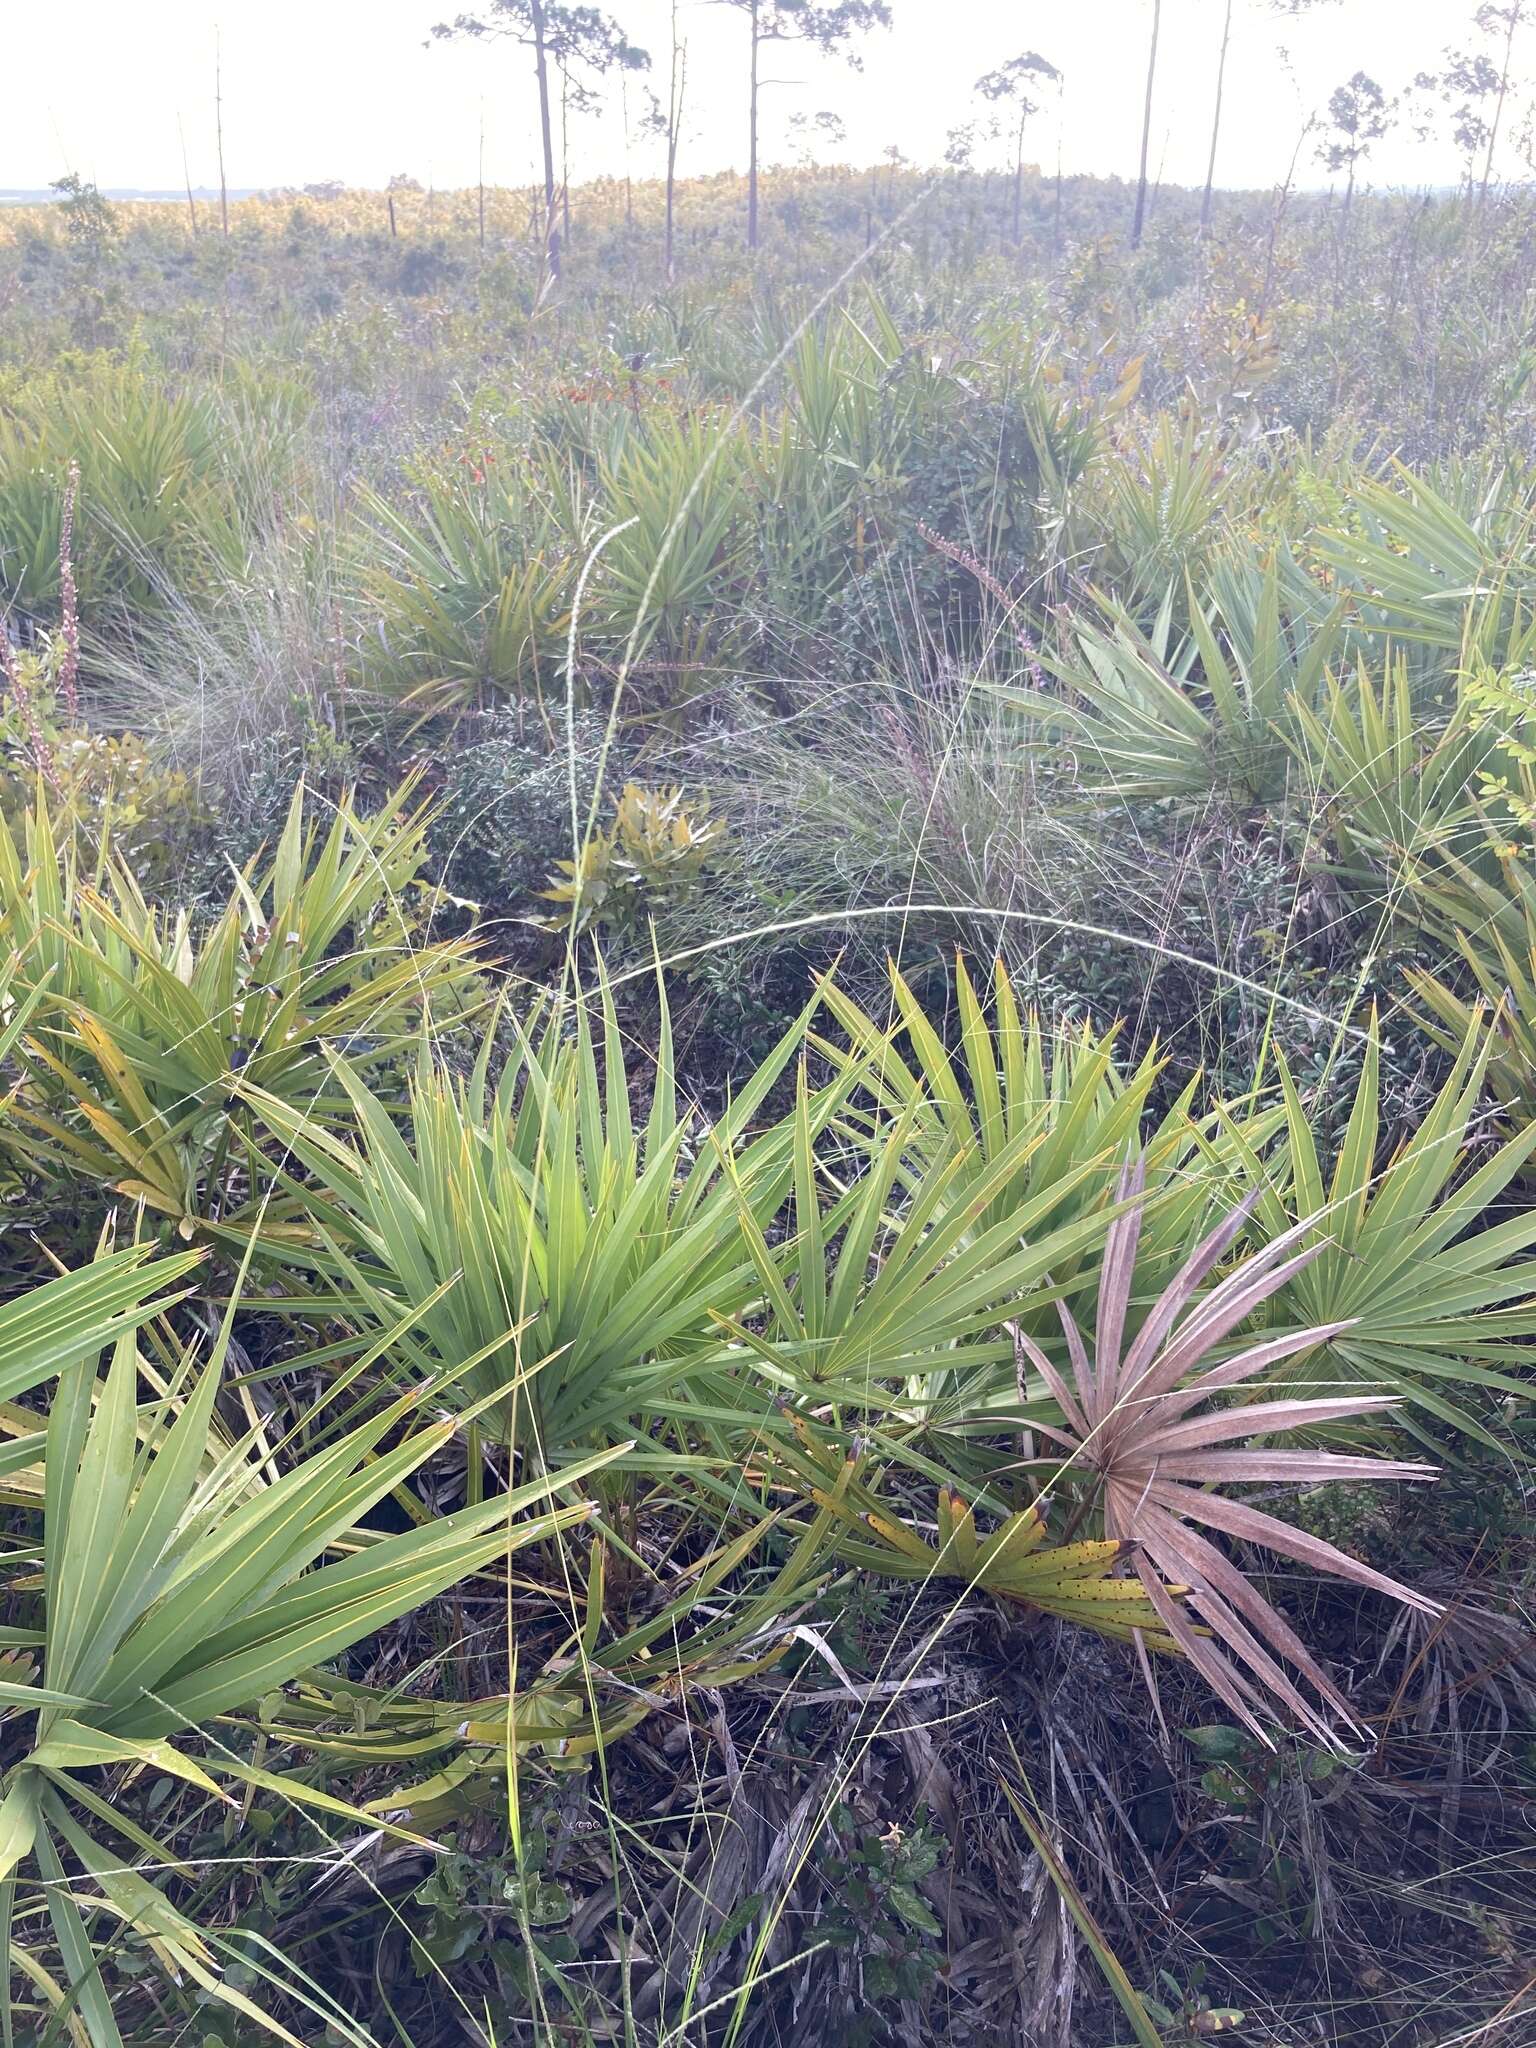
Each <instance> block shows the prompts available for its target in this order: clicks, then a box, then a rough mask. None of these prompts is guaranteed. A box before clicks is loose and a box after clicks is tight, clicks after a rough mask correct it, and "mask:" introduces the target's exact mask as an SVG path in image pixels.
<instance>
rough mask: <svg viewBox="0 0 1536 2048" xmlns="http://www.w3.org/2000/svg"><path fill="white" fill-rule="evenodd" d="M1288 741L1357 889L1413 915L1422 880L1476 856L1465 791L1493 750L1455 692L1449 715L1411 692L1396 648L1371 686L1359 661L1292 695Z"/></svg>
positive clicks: (1474, 822)
mask: <svg viewBox="0 0 1536 2048" xmlns="http://www.w3.org/2000/svg"><path fill="white" fill-rule="evenodd" d="M1290 744H1291V746H1292V749H1293V751H1294V752H1295V754H1296V756H1297V759H1298V761H1299V762H1300V764H1301V766H1302V769H1303V772H1304V773H1305V775H1306V776H1307V778H1308V780H1309V781H1310V783H1311V785H1312V787H1313V789H1314V790H1315V791H1316V793H1317V795H1318V797H1319V798H1320V799H1321V801H1322V804H1323V806H1324V809H1323V823H1324V825H1325V827H1326V830H1327V834H1328V838H1329V841H1330V843H1331V848H1332V851H1333V855H1334V859H1335V862H1336V864H1337V866H1338V867H1339V869H1340V870H1341V871H1342V873H1343V874H1344V875H1345V877H1346V878H1347V879H1348V881H1349V882H1350V884H1351V885H1352V887H1353V888H1354V889H1356V890H1357V891H1370V892H1372V893H1373V894H1377V893H1379V894H1380V895H1382V896H1383V897H1388V898H1389V899H1390V900H1391V901H1392V903H1393V904H1394V905H1395V906H1396V907H1399V908H1400V909H1401V910H1402V911H1403V912H1405V913H1406V914H1408V915H1410V916H1412V915H1416V914H1418V913H1419V911H1420V910H1421V908H1422V902H1421V897H1420V886H1421V883H1422V881H1423V880H1427V879H1429V878H1433V877H1436V876H1442V875H1444V874H1445V873H1446V871H1447V867H1448V866H1449V868H1450V869H1451V871H1452V872H1454V870H1455V867H1456V864H1457V863H1458V862H1460V861H1463V860H1466V859H1468V858H1470V857H1475V856H1476V855H1477V854H1478V853H1479V851H1480V850H1481V848H1482V846H1483V843H1484V840H1485V836H1486V834H1485V827H1484V825H1483V822H1482V820H1481V819H1480V817H1479V815H1478V811H1477V806H1476V802H1475V800H1474V796H1473V791H1474V788H1475V785H1476V781H1477V776H1478V773H1479V771H1480V770H1481V769H1483V768H1484V767H1486V766H1487V765H1488V764H1489V762H1490V761H1492V760H1493V759H1494V757H1495V755H1496V752H1497V740H1496V736H1495V735H1494V734H1493V733H1491V732H1490V731H1486V730H1479V729H1478V728H1477V727H1476V726H1475V725H1474V724H1473V723H1472V721H1471V720H1470V719H1469V718H1468V716H1467V715H1466V711H1465V709H1464V707H1463V704H1462V703H1461V702H1460V701H1458V703H1457V705H1456V706H1455V707H1454V708H1453V710H1452V712H1451V714H1450V715H1449V717H1447V716H1446V715H1445V713H1444V712H1443V711H1441V712H1440V713H1439V715H1438V716H1436V715H1435V712H1434V707H1431V706H1427V705H1425V704H1424V703H1423V702H1422V701H1420V700H1419V698H1418V697H1417V696H1416V694H1415V692H1414V690H1413V687H1412V684H1411V681H1410V678H1409V672H1408V664H1407V661H1406V660H1405V659H1403V658H1402V657H1401V656H1399V657H1398V658H1397V659H1395V660H1394V661H1393V662H1392V664H1391V666H1390V668H1389V669H1388V670H1387V671H1386V673H1385V674H1384V675H1383V676H1382V678H1381V681H1380V684H1379V686H1378V685H1377V683H1375V682H1374V681H1373V680H1372V677H1371V672H1370V670H1369V668H1368V667H1367V666H1366V665H1365V663H1364V662H1361V663H1360V664H1358V665H1357V667H1356V668H1355V670H1354V671H1353V673H1352V674H1350V675H1349V676H1348V677H1335V676H1329V677H1328V678H1327V679H1326V681H1325V685H1324V691H1323V695H1322V697H1321V698H1320V699H1319V701H1318V702H1317V703H1315V704H1303V703H1298V704H1297V706H1296V708H1295V731H1294V733H1293V735H1292V736H1291V740H1290Z"/></svg>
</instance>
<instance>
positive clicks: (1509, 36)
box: [1477, 0, 1524, 206]
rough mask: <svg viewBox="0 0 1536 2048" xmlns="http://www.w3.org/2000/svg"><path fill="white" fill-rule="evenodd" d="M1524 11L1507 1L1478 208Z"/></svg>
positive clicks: (1485, 186)
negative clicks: (1496, 89) (1504, 27)
mask: <svg viewBox="0 0 1536 2048" xmlns="http://www.w3.org/2000/svg"><path fill="white" fill-rule="evenodd" d="M1523 11H1524V8H1523V0H1509V22H1508V25H1507V29H1506V33H1505V36H1504V62H1503V63H1502V64H1501V65H1500V66H1499V96H1498V98H1497V99H1496V100H1495V101H1494V103H1493V119H1492V121H1491V122H1490V123H1489V125H1488V154H1487V155H1486V156H1485V157H1484V158H1483V183H1482V189H1481V190H1480V191H1479V193H1478V195H1477V203H1478V205H1479V206H1481V205H1482V204H1483V201H1484V200H1485V199H1486V198H1487V197H1488V186H1489V183H1490V181H1491V179H1492V177H1493V152H1494V149H1495V147H1496V146H1497V144H1498V140H1499V123H1500V121H1502V120H1503V118H1504V101H1505V98H1506V97H1507V95H1508V93H1509V58H1510V52H1511V50H1512V49H1513V48H1514V42H1515V30H1516V29H1517V28H1518V27H1519V25H1520V16H1521V14H1522V12H1523Z"/></svg>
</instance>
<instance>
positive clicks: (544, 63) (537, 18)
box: [528, 0, 560, 277]
mask: <svg viewBox="0 0 1536 2048" xmlns="http://www.w3.org/2000/svg"><path fill="white" fill-rule="evenodd" d="M528 11H529V13H530V15H531V16H532V18H533V66H534V70H535V72H536V73H537V75H538V81H539V140H540V141H541V142H542V143H543V145H544V256H545V261H546V262H547V263H548V265H549V272H550V275H551V277H558V276H559V275H560V235H559V231H558V230H557V229H556V227H555V135H554V128H553V124H552V123H551V121H550V116H549V61H548V53H547V50H546V47H545V24H544V0H528Z"/></svg>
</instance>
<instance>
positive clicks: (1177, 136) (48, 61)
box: [0, 0, 1536, 187]
mask: <svg viewBox="0 0 1536 2048" xmlns="http://www.w3.org/2000/svg"><path fill="white" fill-rule="evenodd" d="M460 4H462V0H211V4H210V0H137V4H133V5H125V4H124V0H53V4H51V5H39V4H35V0H28V4H25V5H22V4H17V5H14V6H12V7H11V8H9V9H7V10H6V14H7V18H6V23H5V29H4V52H5V65H6V73H7V78H6V83H7V88H8V90H7V92H6V106H5V118H4V122H3V124H0V186H41V185H45V184H47V183H48V182H49V181H50V180H51V179H53V178H55V177H57V176H59V175H60V174H61V173H62V172H63V171H64V170H65V169H73V170H76V171H78V172H79V173H80V174H81V175H82V176H84V177H88V178H93V179H94V180H95V181H96V182H97V183H98V184H100V185H102V186H122V185H142V186H150V187H159V186H175V185H178V184H179V183H180V182H181V177H182V157H181V141H180V136H179V132H178V120H179V121H180V123H181V124H182V127H183V128H184V130H185V135H186V145H187V152H188V157H189V160H190V166H191V174H192V181H193V183H194V184H200V185H208V184H213V183H216V182H217V168H216V160H215V155H214V142H213V105H212V100H213V57H214V38H215V24H216V23H217V24H218V30H219V34H220V36H221V39H222V47H223V68H224V138H225V159H226V164H227V168H228V175H229V182H230V184H231V185H234V186H247V185H257V186H265V185H279V184H284V185H298V184H305V183H308V182H310V181H312V180H318V179H321V178H333V177H334V178H341V179H344V180H345V181H346V183H348V184H352V185H372V186H377V185H380V184H382V183H383V182H384V181H385V180H386V179H387V178H388V177H389V176H390V174H391V173H393V172H396V171H407V172H410V173H411V174H412V175H414V176H416V177H418V178H420V179H421V180H422V182H423V183H428V182H430V183H433V184H436V185H437V186H439V187H448V186H454V185H468V184H472V183H473V182H474V180H475V174H476V169H475V167H476V155H477V137H478V130H479V124H480V121H481V118H482V111H483V118H484V123H485V136H486V144H485V164H486V179H487V182H488V183H493V184H494V183H501V184H521V183H524V182H526V181H528V180H529V179H530V178H531V176H532V175H533V167H534V160H535V153H536V149H537V133H536V128H535V124H534V99H533V89H532V84H531V80H530V78H529V76H528V64H527V61H526V59H525V56H524V54H523V52H521V51H520V50H518V49H516V48H514V47H513V46H511V45H510V44H505V43H502V44H495V43H489V42H486V43H481V44H478V45H470V46H465V45H453V46H449V45H441V44H439V45H434V47H433V48H431V49H430V50H428V49H425V48H424V47H423V44H424V42H425V40H426V37H427V33H428V30H429V29H430V26H431V24H432V23H433V21H435V20H437V19H439V18H441V16H442V15H443V14H446V13H450V12H455V11H457V9H458V6H459V5H460ZM891 4H892V13H893V16H894V18H895V19H894V26H893V28H891V29H890V30H887V31H882V32H877V33H876V34H874V35H872V36H871V37H870V38H868V40H867V41H866V42H865V43H864V44H863V46H862V47H863V49H864V51H865V54H866V64H865V69H864V70H863V72H862V73H852V72H849V71H848V70H847V69H846V67H845V66H843V65H842V64H840V63H837V62H835V61H828V60H824V59H819V58H814V57H811V56H808V55H807V54H805V53H804V52H802V51H798V50H796V49H794V48H793V47H789V48H783V47H781V48H778V49H775V50H773V51H771V52H770V53H769V60H770V61H769V62H768V65H767V67H766V69H767V74H768V75H769V76H771V77H773V78H775V79H781V80H785V81H788V82H786V83H784V84H782V85H780V86H778V87H777V88H776V89H775V90H773V91H772V92H769V93H767V94H766V95H765V98H764V137H763V149H764V156H765V158H768V159H772V158H773V157H774V156H775V155H781V156H784V155H787V137H788V130H787V122H788V119H789V116H790V115H791V114H792V113H794V112H795V111H801V112H805V113H814V112H816V111H817V110H818V109H820V108H822V107H833V108H835V109H836V110H837V111H838V112H839V113H840V114H841V115H842V116H843V118H844V120H845V121H846V123H847V128H848V142H847V145H846V147H845V148H844V150H843V151H842V152H841V154H842V155H843V156H844V157H845V158H846V159H848V160H850V161H855V162H865V163H867V162H871V161H873V160H875V159H876V158H878V157H879V155H880V154H881V153H882V152H883V151H884V150H885V149H886V148H887V147H888V146H889V145H890V144H892V143H895V144H898V145H899V146H900V147H901V149H902V150H903V152H904V153H905V154H906V155H907V156H908V157H909V158H911V159H913V160H915V161H917V162H933V161H936V160H937V159H938V157H939V156H940V154H941V152H942V150H943V146H944V138H945V133H946V131H947V130H948V129H949V128H950V127H951V126H952V125H953V124H955V123H957V122H959V121H961V120H963V119H964V118H965V117H966V115H967V114H968V113H971V112H974V111H975V103H974V97H973V87H974V83H975V80H976V77H977V75H978V74H979V73H981V72H983V71H986V70H989V69H990V68H991V67H993V66H994V65H996V64H998V63H1000V62H1002V61H1003V60H1004V59H1006V58H1008V57H1010V56H1013V55H1015V54H1017V53H1018V52H1019V51H1020V50H1021V49H1025V48H1035V49H1038V50H1039V51H1040V52H1041V53H1042V54H1043V55H1044V56H1046V57H1048V58H1049V59H1051V61H1052V62H1053V63H1055V64H1056V65H1058V66H1059V67H1060V68H1061V70H1062V71H1063V72H1064V73H1065V74H1066V89H1065V100H1064V114H1063V122H1062V128H1063V156H1064V161H1065V164H1066V167H1067V169H1068V170H1069V171H1070V170H1086V171H1100V172H1109V171H1118V172H1121V173H1125V174H1129V173H1133V172H1134V170H1135V161H1136V149H1137V142H1138V137H1139V130H1140V115H1141V94H1142V89H1143V81H1144V69H1145V63H1146V43H1147V35H1148V30H1149V24H1150V21H1151V14H1152V4H1151V0H1067V4H1065V5H1064V4H1062V0H891ZM1222 5H1223V0H1164V4H1163V35H1162V49H1161V55H1160V59H1159V84H1158V94H1157V101H1156V107H1155V112H1154V119H1153V143H1152V155H1153V164H1154V169H1155V168H1157V167H1158V165H1159V164H1160V165H1161V167H1162V170H1163V174H1164V176H1165V177H1166V178H1167V179H1168V180H1170V181H1172V182H1178V183H1199V182H1200V181H1201V180H1202V179H1203V177H1204V169H1205V149H1206V140H1207V135H1208V130H1209V120H1210V100H1211V90H1212V85H1213V81H1214V73H1215V55H1216V38H1217V34H1218V31H1219V27H1220V16H1221V10H1222ZM1474 5H1475V0H1335V4H1333V5H1326V6H1322V7H1320V8H1319V9H1318V10H1317V11H1316V12H1315V13H1313V14H1311V15H1310V16H1308V17H1306V18H1303V19H1301V20H1297V21H1277V20H1276V19H1275V17H1274V16H1273V14H1272V13H1271V11H1270V8H1269V0H1235V8H1234V27H1233V37H1232V49H1231V54H1230V57H1229V61H1228V96H1227V116H1226V121H1225V127H1224V142H1223V148H1222V155H1221V159H1220V163H1219V167H1218V178H1219V180H1220V181H1221V182H1223V183H1228V184H1234V185H1266V184H1269V183H1271V182H1273V181H1274V180H1275V179H1276V178H1277V177H1279V176H1280V175H1281V174H1282V172H1283V171H1284V168H1285V165H1286V163H1287V161H1288V159H1289V157H1290V155H1291V152H1292V149H1293V148H1294V145H1295V141H1296V136H1297V132H1298V130H1299V128H1300V126H1301V123H1302V120H1303V119H1304V117H1305V115H1306V113H1307V112H1308V111H1309V110H1310V109H1311V108H1312V107H1314V106H1315V105H1317V104H1319V103H1320V102H1322V101H1323V100H1325V99H1326V98H1327V96H1328V94H1329V92H1330V91H1331V90H1332V88H1333V87H1334V86H1335V85H1336V84H1338V83H1339V81H1340V80H1341V79H1343V78H1345V77H1347V76H1348V75H1349V74H1350V73H1351V72H1353V71H1354V70H1356V69H1357V68H1364V69H1366V70H1368V71H1370V72H1371V73H1372V74H1373V75H1375V76H1376V77H1378V78H1379V79H1380V80H1381V81H1382V83H1383V84H1384V85H1385V86H1387V87H1388V88H1389V90H1395V89H1397V88H1398V87H1400V86H1402V85H1404V84H1406V83H1407V81H1408V79H1409V78H1410V77H1411V75H1412V74H1413V72H1414V71H1416V70H1418V69H1421V68H1424V67H1433V66H1434V65H1435V63H1436V62H1437V60H1438V59H1439V57H1440V54H1441V51H1442V49H1443V48H1444V46H1445V45H1446V44H1447V43H1448V42H1456V43H1463V44H1464V43H1466V42H1468V41H1469V40H1470V39H1471V36H1472V31H1471V28H1470V17H1471V15H1472V13H1473V11H1474ZM613 11H614V12H616V13H617V14H618V15H619V17H620V19H621V20H622V22H623V24H624V26H625V28H626V29H627V31H628V33H629V34H630V36H631V37H632V39H633V40H635V41H636V42H639V43H641V44H644V45H646V46H648V47H649V48H650V49H651V50H652V52H653V54H654V57H655V63H656V76H655V82H656V83H657V84H659V85H662V86H663V90H664V76H663V74H664V70H665V51H666V48H667V13H668V9H667V4H666V0H613ZM681 20H682V25H683V27H682V32H683V34H684V35H685V36H686V38H687V42H688V52H689V54H688V81H689V100H690V103H691V104H690V108H689V113H688V118H687V122H686V127H687V137H686V142H685V147H684V152H683V157H682V161H681V164H680V169H681V170H683V171H685V172H686V171H705V170H715V169H722V168H725V167H727V166H731V165H735V166H737V167H740V166H741V165H742V163H743V159H744V156H745V144H744V129H745V116H744V105H743V101H744V93H745V75H746V74H745V48H746V25H745V22H744V20H743V18H742V16H741V15H740V14H738V13H736V12H735V11H734V10H733V9H730V8H727V7H724V6H721V5H717V4H711V0H686V4H684V5H683V6H682V8H681ZM1526 41H1527V45H1528V47H1527V48H1526V50H1525V52H1524V61H1521V56H1520V50H1519V45H1518V44H1517V46H1516V52H1517V61H1516V70H1517V72H1519V73H1521V74H1524V75H1530V74H1532V73H1536V31H1527V32H1526ZM1282 46H1285V47H1288V49H1289V52H1290V65H1289V67H1287V65H1286V64H1285V63H1284V62H1282V60H1281V57H1280V54H1279V52H1280V50H1281V48H1282ZM640 91H641V87H640V85H638V84H637V85H634V86H632V88H631V96H632V100H635V101H638V99H639V97H640ZM1523 97H1524V96H1523V95H1522V98H1523ZM1516 119H1518V113H1517V115H1516ZM1508 125H1509V127H1510V128H1511V129H1513V127H1514V126H1515V125H1516V121H1515V120H1511V121H1509V123H1508ZM1055 153H1056V133H1055V116H1054V112H1052V113H1051V114H1048V115H1042V116H1041V118H1040V121H1039V123H1038V125H1037V127H1036V130H1035V133H1034V139H1033V141H1032V143H1031V146H1030V150H1029V154H1031V155H1033V156H1036V157H1038V158H1039V159H1040V160H1041V161H1044V162H1048V163H1054V161H1055ZM655 161H656V156H655V150H654V147H650V148H649V150H647V149H646V148H643V147H639V146H637V148H636V150H635V152H634V158H633V164H634V170H635V174H636V175H637V176H638V175H642V174H643V173H645V172H646V171H649V170H653V169H654V168H655ZM1305 161H1306V160H1305V159H1304V162H1305ZM623 163H624V139H623V124H622V121H621V119H620V117H619V113H618V109H617V106H615V107H614V109H613V110H612V111H611V112H609V113H607V114H605V115H603V116H601V117H599V118H597V119H589V120H587V121H585V122H582V123H579V124H577V125H576V126H575V127H574V128H573V139H572V163H571V170H572V177H573V180H574V179H576V178H579V177H580V176H582V175H591V174H593V173H596V172H598V171H612V172H618V171H621V170H622V168H623ZM1505 165H1506V168H1513V158H1512V155H1511V154H1510V153H1509V152H1507V151H1506V152H1505ZM1456 171H1457V161H1456V157H1455V154H1454V151H1453V150H1452V149H1451V147H1450V146H1449V145H1448V144H1445V145H1441V146H1439V147H1434V146H1428V147H1426V146H1421V145H1416V144H1413V143H1411V142H1409V141H1407V140H1403V141H1397V140H1393V141H1390V142H1388V143H1386V144H1383V145H1381V146H1380V148H1379V149H1378V151H1377V154H1376V156H1375V157H1374V158H1373V160H1372V165H1371V169H1370V172H1369V175H1370V176H1371V177H1372V178H1373V180H1375V181H1376V182H1379V183H1410V182H1420V181H1433V182H1437V183H1438V182H1446V181H1450V180H1453V179H1454V177H1455V175H1456ZM1309 175H1310V176H1311V177H1312V178H1314V179H1317V180H1319V181H1322V179H1323V174H1322V173H1321V172H1320V171H1318V170H1317V168H1316V166H1315V165H1312V166H1311V168H1310V173H1309Z"/></svg>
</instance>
